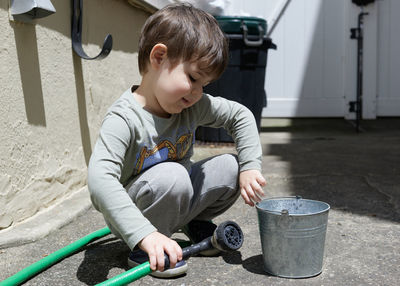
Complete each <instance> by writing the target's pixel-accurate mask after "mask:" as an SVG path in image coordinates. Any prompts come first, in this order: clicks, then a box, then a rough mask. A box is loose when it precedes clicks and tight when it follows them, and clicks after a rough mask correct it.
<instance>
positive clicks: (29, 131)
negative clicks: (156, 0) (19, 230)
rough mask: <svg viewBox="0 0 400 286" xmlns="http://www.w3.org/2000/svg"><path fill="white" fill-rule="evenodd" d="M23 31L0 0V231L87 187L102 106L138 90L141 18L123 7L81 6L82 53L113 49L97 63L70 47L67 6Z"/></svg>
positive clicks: (88, 0) (121, 1)
mask: <svg viewBox="0 0 400 286" xmlns="http://www.w3.org/2000/svg"><path fill="white" fill-rule="evenodd" d="M52 3H53V5H54V7H55V8H56V10H57V12H56V13H55V14H53V15H51V16H49V17H46V18H42V19H38V20H36V22H35V23H33V24H23V23H18V22H12V21H10V20H9V13H8V9H9V0H0V82H1V89H0V117H1V118H0V132H1V133H0V134H1V135H0V136H1V143H0V229H5V228H8V227H10V226H11V225H15V224H17V223H18V222H21V221H23V220H25V219H27V218H29V217H31V216H33V215H34V214H35V213H37V212H39V211H41V210H44V209H45V208H48V207H49V206H52V205H54V204H55V203H57V202H59V201H61V200H63V199H65V198H66V197H68V196H69V195H71V194H72V193H74V192H76V191H78V190H81V189H82V188H84V187H85V186H86V167H87V162H88V159H89V157H90V154H91V150H92V148H93V145H94V143H95V140H96V138H97V132H98V129H99V127H100V124H101V120H102V118H103V116H104V114H105V112H106V109H107V108H108V106H109V105H110V104H111V103H112V102H113V101H114V100H115V99H116V98H118V97H119V96H120V95H121V93H122V92H123V91H124V90H126V89H127V88H129V87H130V86H131V85H132V84H134V83H139V81H140V76H139V72H138V68H137V41H138V36H139V31H140V28H141V26H142V25H143V23H144V21H145V20H146V19H147V17H148V14H147V13H146V12H144V11H141V10H139V9H137V8H134V7H133V6H132V5H130V4H128V1H126V0H85V1H84V8H83V17H84V20H83V32H82V34H83V36H82V37H83V39H82V41H83V43H84V50H85V51H86V53H87V54H88V55H90V56H95V55H97V54H98V53H99V51H100V49H101V46H102V43H103V40H104V37H105V36H106V34H107V33H110V34H112V36H113V41H114V43H113V49H112V51H111V53H110V55H109V56H108V57H107V58H105V59H103V60H101V61H87V60H82V59H80V58H79V57H77V56H76V55H75V54H74V52H73V51H72V48H71V37H70V33H71V31H70V30H71V29H70V27H71V1H68V0H63V1H58V0H57V1H54V0H53V1H52Z"/></svg>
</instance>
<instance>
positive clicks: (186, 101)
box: [182, 97, 190, 105]
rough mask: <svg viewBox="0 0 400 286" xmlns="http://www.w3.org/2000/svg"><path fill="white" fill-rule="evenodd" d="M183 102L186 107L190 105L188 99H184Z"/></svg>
mask: <svg viewBox="0 0 400 286" xmlns="http://www.w3.org/2000/svg"><path fill="white" fill-rule="evenodd" d="M182 101H183V103H185V104H186V105H188V104H190V101H189V100H187V99H186V98H184V97H182Z"/></svg>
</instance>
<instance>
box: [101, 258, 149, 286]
mask: <svg viewBox="0 0 400 286" xmlns="http://www.w3.org/2000/svg"><path fill="white" fill-rule="evenodd" d="M151 272H152V270H151V268H150V262H148V261H147V262H145V263H143V264H140V265H139V266H136V267H135V268H132V269H129V270H128V271H126V272H123V273H121V274H119V275H117V276H114V277H113V278H110V279H108V280H106V281H104V282H101V283H99V284H96V286H111V285H112V286H121V285H126V284H129V283H131V282H133V281H136V280H138V279H140V278H142V277H143V276H146V275H147V274H150V273H151Z"/></svg>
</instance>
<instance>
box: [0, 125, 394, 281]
mask: <svg viewBox="0 0 400 286" xmlns="http://www.w3.org/2000/svg"><path fill="white" fill-rule="evenodd" d="M362 128H363V132H360V133H356V132H355V129H354V127H353V126H352V125H351V124H350V123H349V122H347V121H344V120H339V119H313V120H311V119H298V120H271V119H270V120H263V124H262V130H261V131H262V132H261V134H260V136H261V139H262V144H263V154H264V158H263V174H264V176H265V178H266V179H267V181H268V185H267V186H266V187H265V191H266V194H267V196H268V197H275V196H293V195H300V196H302V197H303V198H306V199H315V200H320V201H324V202H327V203H329V204H330V206H331V210H330V212H329V220H328V231H327V235H326V243H325V258H324V265H323V269H322V273H321V274H320V275H318V276H316V277H312V278H306V279H286V278H279V277H275V276H271V275H269V274H266V273H265V272H264V271H263V257H262V251H261V245H260V237H259V231H258V221H257V213H256V209H255V208H251V207H248V206H247V205H244V203H243V201H242V200H241V199H239V200H238V201H237V202H236V203H235V204H234V205H233V207H232V208H231V209H229V210H228V211H227V212H226V213H225V214H223V215H222V216H221V217H218V218H217V219H216V220H215V222H216V223H220V222H222V221H225V220H234V221H236V222H237V223H238V224H239V225H240V226H241V228H242V230H243V232H244V234H245V242H244V245H243V247H242V248H241V249H240V250H239V251H237V252H234V253H230V254H225V255H222V256H219V257H212V258H205V257H193V258H191V259H190V260H188V265H189V270H188V272H187V274H186V275H185V276H183V277H180V278H175V279H166V280H160V279H155V278H152V277H150V276H146V277H144V278H142V279H141V280H139V281H137V282H135V283H133V285H398V283H399V281H400V271H399V265H400V119H399V118H397V119H396V118H387V119H379V120H374V121H366V122H362ZM232 150H233V149H232V146H229V145H228V146H224V145H220V144H217V145H201V144H200V145H199V146H198V147H196V153H195V157H196V158H203V157H205V156H209V155H212V154H219V153H222V152H231V151H232ZM62 208H63V206H62V205H60V206H58V207H57V209H61V210H62ZM54 215H55V214H54V212H53V213H49V214H47V216H48V218H50V217H52V216H54ZM32 224H34V222H32ZM42 225H43V227H44V228H46V227H48V226H46V225H45V224H42ZM104 226H105V225H104V222H103V220H102V216H101V215H100V214H99V213H98V212H96V211H95V210H93V209H92V208H88V209H87V208H86V209H85V210H84V211H83V212H80V215H79V216H77V217H75V219H74V220H73V221H72V222H71V223H69V224H67V225H65V226H64V227H62V228H60V229H56V230H53V231H51V232H50V234H49V235H47V236H45V237H44V238H40V239H37V240H36V241H34V242H32V243H28V244H23V245H19V246H15V247H10V248H4V249H0V269H1V271H0V281H1V280H3V279H5V278H7V277H9V276H10V275H13V274H14V273H16V272H17V271H19V270H21V269H22V268H24V267H27V266H28V265H30V264H31V263H33V262H35V261H37V260H39V259H41V258H43V257H45V256H46V255H48V254H50V253H52V252H54V251H56V250H57V249H60V248H62V247H64V246H66V245H67V244H69V243H71V242H73V241H75V240H77V239H79V238H81V237H83V236H85V235H87V234H89V233H91V232H93V231H95V230H98V229H99V228H102V227H104ZM32 233H33V232H32ZM29 235H30V234H29V233H27V234H25V235H24V237H23V238H22V237H21V240H20V241H21V242H23V241H28V240H29ZM32 235H33V234H32ZM11 236H12V235H10V236H9V237H11ZM176 237H178V238H184V237H182V234H178V235H176ZM3 239H4V238H3ZM14 244H16V243H15V240H14ZM128 253H129V250H128V248H127V247H126V246H125V245H124V243H122V242H121V241H120V240H118V239H116V238H114V237H113V236H112V235H109V236H106V237H104V238H103V239H100V240H97V241H94V242H92V243H90V244H89V245H88V246H86V247H85V248H83V249H82V250H81V251H79V252H78V253H76V254H74V255H72V256H70V257H68V258H66V259H64V260H62V261H61V262H59V263H58V264H56V265H54V266H52V267H51V268H49V269H47V270H45V271H43V272H42V273H40V274H39V275H37V276H35V277H34V278H32V279H30V280H29V281H28V282H26V284H25V285H93V284H96V283H99V282H101V281H104V280H105V279H107V278H111V277H113V276H115V275H117V274H119V273H122V272H124V271H125V270H127V269H128V268H127V263H126V257H127V255H128Z"/></svg>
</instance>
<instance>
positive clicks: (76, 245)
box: [0, 227, 111, 286]
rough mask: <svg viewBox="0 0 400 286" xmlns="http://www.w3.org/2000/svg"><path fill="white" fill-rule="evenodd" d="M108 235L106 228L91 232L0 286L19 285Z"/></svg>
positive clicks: (6, 280)
mask: <svg viewBox="0 0 400 286" xmlns="http://www.w3.org/2000/svg"><path fill="white" fill-rule="evenodd" d="M110 233H111V232H110V229H109V228H108V227H105V228H102V229H99V230H97V231H95V232H92V233H91V234H89V235H87V236H84V237H82V238H81V239H78V240H77V241H75V242H73V243H71V244H69V245H67V246H66V247H64V248H61V249H59V250H57V251H56V252H53V253H52V254H50V255H48V256H46V257H45V258H43V259H41V260H39V261H37V262H35V263H33V264H31V265H29V266H28V267H26V268H24V269H22V270H21V271H19V272H17V273H16V274H14V275H13V276H11V277H9V278H7V279H5V280H3V281H1V282H0V286H6V285H7V286H11V285H19V284H21V283H23V282H25V281H26V280H28V279H29V278H31V277H32V276H34V275H36V274H38V273H39V272H41V271H43V270H45V269H46V268H48V267H50V266H52V265H53V264H55V263H57V262H58V261H60V260H62V259H63V258H65V257H67V256H69V255H71V254H73V253H74V252H76V251H77V250H79V249H80V248H82V247H84V246H85V245H87V244H88V243H90V242H91V241H93V240H95V239H98V238H101V237H103V236H106V235H108V234H110Z"/></svg>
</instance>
